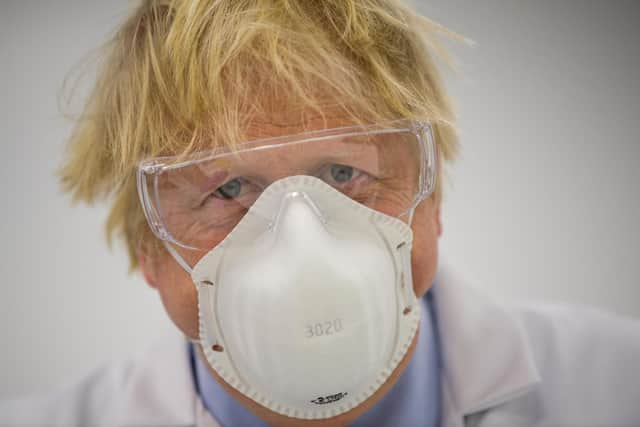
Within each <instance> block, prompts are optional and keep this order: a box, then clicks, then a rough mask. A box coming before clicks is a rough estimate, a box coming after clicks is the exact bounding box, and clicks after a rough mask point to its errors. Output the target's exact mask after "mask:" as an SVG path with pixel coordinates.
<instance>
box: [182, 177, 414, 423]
mask: <svg viewBox="0 0 640 427" xmlns="http://www.w3.org/2000/svg"><path fill="white" fill-rule="evenodd" d="M411 244H412V232H411V229H410V228H409V226H408V225H407V224H405V223H404V222H402V221H400V220H398V219H396V218H393V217H390V216H387V215H384V214H382V213H380V212H377V211H375V210H372V209H370V208H368V207H366V206H364V205H361V204H359V203H357V202H355V201H353V200H352V199H350V198H349V197H347V196H345V195H343V194H342V193H340V192H339V191H337V190H335V189H334V188H332V187H331V186H329V185H327V184H326V183H324V182H323V181H322V180H320V179H317V178H314V177H311V176H292V177H288V178H284V179H281V180H279V181H276V182H274V183H272V184H271V185H270V186H269V187H267V188H266V189H265V190H264V191H263V193H262V194H261V195H260V197H259V198H258V199H257V200H256V201H255V203H254V204H253V205H252V206H251V208H250V209H249V211H248V212H247V213H246V215H245V216H244V217H243V218H242V220H241V221H240V222H239V223H238V224H237V225H236V227H235V228H234V229H233V230H232V232H231V233H230V234H229V235H228V236H227V237H226V238H225V239H224V240H223V241H222V242H221V243H220V244H218V245H217V246H216V247H215V248H214V249H213V250H211V251H210V252H209V253H208V254H207V255H205V256H204V257H203V258H202V259H201V260H200V261H199V262H198V263H197V264H196V265H195V267H194V269H193V271H192V279H193V281H194V283H195V284H196V286H197V289H198V309H199V322H200V324H199V328H200V344H201V345H202V347H203V350H204V354H205V356H206V359H207V361H208V363H209V364H210V365H211V367H212V368H213V369H214V370H215V371H216V372H217V373H218V375H220V377H222V378H223V379H224V380H225V381H226V382H227V383H228V384H229V385H231V386H232V387H233V388H235V389H236V390H238V391H239V392H240V393H242V394H244V395H245V396H247V397H249V398H250V399H253V400H254V401H256V402H257V403H259V404H260V405H262V406H264V407H266V408H268V409H270V410H272V411H275V412H277V413H279V414H282V415H286V416H289V417H295V418H305V419H320V418H329V417H333V416H336V415H339V414H341V413H343V412H346V411H348V410H350V409H352V408H354V407H355V406H357V405H359V404H360V403H362V402H363V401H364V400H366V399H367V398H368V397H370V396H371V395H372V394H373V393H374V392H375V391H376V390H378V389H379V388H380V387H381V385H382V384H383V383H384V382H385V381H386V380H387V379H388V377H389V375H390V374H391V372H392V371H393V370H394V369H395V368H396V367H397V365H398V363H399V362H400V361H401V360H402V358H403V357H404V355H405V354H406V352H407V350H408V348H409V346H410V344H411V342H412V340H413V337H414V335H415V333H416V330H417V327H418V323H419V316H420V314H419V304H417V303H416V296H415V293H414V291H413V281H412V277H411Z"/></svg>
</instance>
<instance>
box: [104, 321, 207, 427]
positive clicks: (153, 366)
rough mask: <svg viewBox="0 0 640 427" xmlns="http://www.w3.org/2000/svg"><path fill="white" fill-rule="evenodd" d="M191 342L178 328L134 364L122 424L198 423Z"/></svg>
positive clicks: (170, 425) (164, 425)
mask: <svg viewBox="0 0 640 427" xmlns="http://www.w3.org/2000/svg"><path fill="white" fill-rule="evenodd" d="M190 363H191V362H190V360H189V352H188V351H187V341H186V339H185V338H184V336H183V335H182V334H180V333H179V332H178V331H177V329H175V330H172V331H171V332H169V333H167V334H166V335H165V336H164V337H162V339H160V340H158V341H157V342H156V343H154V345H152V346H151V347H149V348H148V349H147V350H145V351H144V352H142V353H141V354H140V355H139V356H138V357H137V358H136V359H135V360H134V361H133V363H132V366H133V368H132V369H130V371H129V372H128V373H127V374H128V378H127V382H126V386H125V390H124V393H123V394H124V395H123V397H122V402H124V407H123V408H122V412H121V414H122V418H121V419H120V421H119V422H117V424H116V425H118V426H122V427H124V426H145V427H147V426H148V427H154V426H157V427H160V426H162V427H178V426H180V427H184V426H191V425H194V424H195V416H196V414H197V412H198V409H199V407H198V401H199V397H198V395H197V393H196V388H195V384H194V382H193V377H192V375H191V366H190Z"/></svg>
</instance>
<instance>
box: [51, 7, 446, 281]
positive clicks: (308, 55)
mask: <svg viewBox="0 0 640 427" xmlns="http://www.w3.org/2000/svg"><path fill="white" fill-rule="evenodd" d="M443 35H444V36H447V37H453V38H456V39H459V37H458V36H456V35H455V34H453V33H451V32H449V31H447V30H446V29H444V28H442V27H441V26H439V25H437V24H435V23H433V22H432V21H430V20H428V19H426V18H424V17H421V16H419V15H417V14H415V13H414V12H413V11H411V10H410V9H409V8H408V7H406V6H404V5H402V4H401V3H400V2H399V1H395V0H323V1H317V0H278V1H277V0H193V1H182V0H173V1H172V0H146V1H143V2H142V3H140V4H139V6H138V7H137V8H136V9H135V10H134V11H133V12H132V13H131V14H130V16H129V17H128V19H127V20H126V21H125V22H124V24H123V25H122V26H121V27H120V28H119V30H118V31H117V32H116V34H115V36H114V37H113V38H112V39H111V41H110V42H109V43H108V44H107V45H106V46H105V48H104V50H103V51H104V63H103V64H102V68H101V70H100V72H99V75H98V77H97V80H96V83H95V86H94V88H93V90H92V92H91V94H90V96H89V98H88V102H87V104H86V105H85V107H84V111H83V113H82V114H81V115H80V117H79V119H78V122H77V124H76V127H75V129H74V131H73V133H72V135H71V137H70V141H69V145H68V151H67V155H66V159H65V162H64V164H63V166H62V168H61V170H60V178H61V182H62V185H63V188H64V189H65V190H66V191H68V192H70V193H71V194H72V195H73V198H74V200H81V201H85V202H88V203H92V202H94V201H96V200H98V199H100V198H103V197H106V196H111V197H113V203H112V206H111V212H110V215H109V218H108V220H107V224H106V231H107V235H108V238H109V241H111V239H112V237H113V236H116V235H117V236H121V237H123V238H124V240H125V242H126V244H127V248H128V251H129V255H130V261H131V269H135V268H136V267H137V262H138V261H137V252H138V251H139V250H140V249H141V248H142V247H143V245H144V247H145V248H146V249H145V250H149V248H152V250H157V249H158V248H160V245H159V244H158V242H157V241H156V239H155V237H154V236H153V235H152V234H151V232H150V230H149V228H148V227H147V225H146V222H145V220H144V216H143V212H142V209H141V207H140V204H139V202H138V199H137V194H136V187H135V170H136V165H137V163H138V162H139V161H140V160H142V159H144V158H148V157H152V156H157V155H162V154H176V153H177V154H187V153H190V152H193V151H195V150H199V149H202V148H205V147H208V146H215V145H219V144H224V145H228V146H231V147H233V146H234V145H235V143H237V142H239V141H242V140H243V135H244V133H245V132H246V130H247V128H248V127H249V126H250V124H251V123H252V121H254V120H257V119H258V118H263V119H265V118H267V119H268V118H273V119H275V120H285V119H286V120H288V121H289V122H292V123H300V124H302V125H304V123H306V121H307V120H308V118H309V117H310V115H312V114H316V115H320V116H322V115H323V114H324V111H325V110H326V108H325V107H326V106H328V105H331V106H338V107H339V109H340V111H342V114H344V115H345V116H346V117H348V118H350V120H352V121H354V122H356V123H362V122H368V123H372V122H380V121H386V120H391V119H396V118H400V117H402V118H411V119H420V120H429V121H431V122H432V123H433V124H434V125H435V133H436V138H437V142H438V148H439V152H440V154H441V156H442V157H443V158H444V159H445V160H447V161H448V160H452V159H453V158H454V157H455V154H456V152H457V139H456V132H455V116H454V113H453V109H452V106H451V103H450V100H449V99H448V97H447V95H446V93H445V91H444V88H443V86H442V82H441V80H440V77H439V74H438V70H437V69H436V65H435V63H434V58H432V56H431V55H432V54H433V55H437V56H439V57H440V59H442V60H443V61H444V62H445V63H450V59H449V58H448V57H447V55H446V51H445V49H444V48H443V47H442V46H441V45H440V43H439V38H440V37H442V36H443ZM276 113H278V115H276ZM440 191H441V189H440V187H439V188H438V190H437V194H438V197H439V194H440Z"/></svg>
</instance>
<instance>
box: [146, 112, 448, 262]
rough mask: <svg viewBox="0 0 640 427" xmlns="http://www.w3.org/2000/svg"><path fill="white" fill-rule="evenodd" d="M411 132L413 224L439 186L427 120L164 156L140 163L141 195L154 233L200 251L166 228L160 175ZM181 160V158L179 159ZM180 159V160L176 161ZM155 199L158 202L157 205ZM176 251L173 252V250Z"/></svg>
mask: <svg viewBox="0 0 640 427" xmlns="http://www.w3.org/2000/svg"><path fill="white" fill-rule="evenodd" d="M397 132H410V133H412V134H413V135H414V136H415V137H416V139H417V141H418V143H419V148H420V156H421V160H422V161H421V162H420V176H419V190H418V193H417V194H416V196H415V199H414V201H413V202H412V204H411V206H410V207H409V209H407V211H405V212H403V213H402V214H401V215H400V216H402V215H405V214H407V213H409V224H411V220H412V217H413V211H414V210H415V208H416V206H418V204H419V203H420V202H421V201H423V200H424V199H426V198H427V197H429V196H430V195H431V194H432V193H433V191H434V190H435V188H436V179H437V170H438V164H437V162H438V156H437V148H436V143H435V138H434V134H433V128H432V125H431V123H429V122H424V121H411V120H395V121H391V122H385V123H378V124H371V125H360V126H345V127H337V128H330V129H320V130H313V131H306V132H300V133H296V134H291V135H282V136H276V137H267V138H259V139H254V140H251V141H247V142H243V143H241V144H238V145H237V146H236V147H235V148H234V149H233V150H229V148H228V147H226V146H225V147H215V148H211V149H208V150H203V151H198V152H195V153H192V154H189V155H186V156H160V157H153V158H150V159H145V160H142V161H140V162H139V163H138V167H137V171H136V184H137V189H138V196H139V199H140V203H141V205H142V210H143V212H144V215H145V218H146V219H147V223H148V224H149V227H150V228H151V231H152V232H153V234H154V235H155V236H156V237H157V238H159V239H160V240H162V241H164V242H165V244H166V243H171V244H173V245H177V246H179V247H181V248H184V249H189V250H198V248H195V247H192V246H189V245H186V244H184V243H182V242H180V241H178V240H177V239H175V238H174V237H173V236H172V235H171V233H170V232H169V230H167V228H166V227H165V225H164V223H163V221H162V217H161V215H160V212H158V210H157V206H160V205H159V200H158V194H159V191H158V179H157V177H158V175H160V174H161V173H162V172H164V171H167V170H172V169H177V168H180V167H185V166H189V165H192V164H197V163H201V162H206V161H210V160H213V159H216V158H221V157H226V156H232V155H235V154H238V153H242V152H246V151H252V150H256V151H257V150H268V149H269V148H275V147H281V146H283V145H289V144H302V143H307V142H314V141H322V140H326V139H334V138H337V137H351V136H362V135H379V134H385V133H397ZM178 159H179V160H178ZM176 160H178V161H176ZM148 177H153V178H154V179H153V188H152V190H153V191H152V192H150V191H149V190H150V189H149V185H148V182H149V181H148V179H147V178H148ZM154 201H155V204H154ZM172 252H173V251H172Z"/></svg>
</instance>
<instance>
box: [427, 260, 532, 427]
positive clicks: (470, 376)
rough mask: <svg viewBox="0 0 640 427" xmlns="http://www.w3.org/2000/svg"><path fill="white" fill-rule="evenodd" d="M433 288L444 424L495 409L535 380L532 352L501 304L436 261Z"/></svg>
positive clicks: (462, 421)
mask: <svg viewBox="0 0 640 427" xmlns="http://www.w3.org/2000/svg"><path fill="white" fill-rule="evenodd" d="M435 283H436V285H435V287H434V290H433V293H434V299H435V304H434V306H435V310H436V316H437V322H438V333H439V337H440V351H441V359H442V369H441V376H442V377H441V383H442V394H443V396H442V400H443V406H444V407H443V411H442V414H443V420H442V425H445V426H462V425H464V417H465V416H467V415H470V414H473V413H476V412H480V411H483V410H486V409H489V408H491V407H495V406H497V405H500V404H502V403H505V402H507V401H509V400H512V399H514V398H516V397H518V396H521V395H522V394H524V393H526V392H527V391H529V390H531V389H532V388H534V387H535V386H536V384H538V383H539V382H540V375H539V373H538V370H537V368H536V366H535V362H534V359H533V354H532V351H531V349H530V347H529V344H528V342H527V340H526V337H525V335H524V331H523V329H522V327H521V325H520V324H519V323H518V321H517V319H516V318H515V317H514V316H513V315H512V314H511V313H509V311H508V310H507V309H506V308H505V306H504V305H502V304H499V303H498V302H496V301H494V300H493V299H491V298H490V297H489V296H488V295H486V294H485V293H483V292H479V291H478V290H476V289H474V287H472V286H470V285H469V284H467V283H465V280H464V279H463V278H461V277H460V276H459V275H458V274H456V273H455V272H454V271H453V270H452V269H451V268H450V267H448V266H447V265H441V266H440V267H439V269H438V274H437V276H436V280H435Z"/></svg>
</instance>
